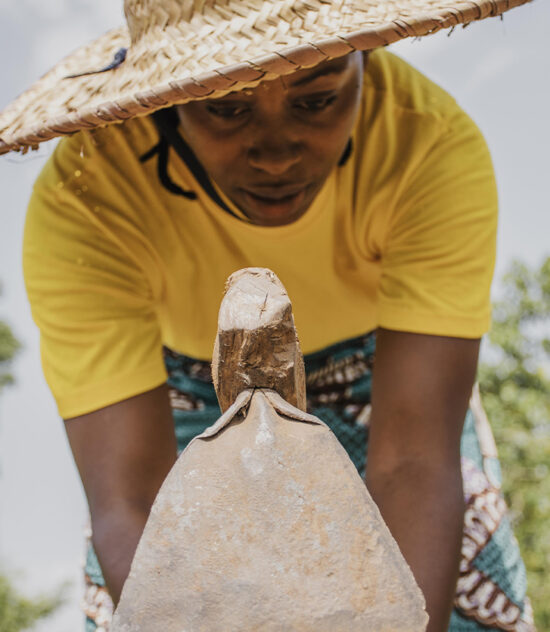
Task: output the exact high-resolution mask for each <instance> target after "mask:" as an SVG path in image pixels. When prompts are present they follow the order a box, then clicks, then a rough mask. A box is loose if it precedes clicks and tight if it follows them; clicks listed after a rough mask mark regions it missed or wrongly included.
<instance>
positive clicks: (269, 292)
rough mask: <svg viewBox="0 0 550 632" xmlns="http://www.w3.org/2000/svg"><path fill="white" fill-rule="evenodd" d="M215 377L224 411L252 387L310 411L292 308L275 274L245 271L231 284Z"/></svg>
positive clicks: (222, 319)
mask: <svg viewBox="0 0 550 632" xmlns="http://www.w3.org/2000/svg"><path fill="white" fill-rule="evenodd" d="M212 377H213V380H214V386H215V388H216V394H217V396H218V401H219V403H220V407H221V409H222V411H223V410H226V409H227V408H228V407H229V406H230V405H231V404H232V403H233V401H234V400H235V398H236V397H237V395H239V393H240V392H241V391H243V390H244V389H247V388H271V389H273V390H275V391H277V392H278V393H279V394H280V395H281V396H282V397H283V398H284V399H286V400H287V401H289V402H290V403H291V404H293V405H294V406H296V407H297V408H300V409H302V410H305V407H306V400H305V372H304V364H303V357H302V353H301V351H300V345H299V342H298V336H297V334H296V329H295V327H294V318H293V316H292V306H291V303H290V299H289V298H288V294H287V293H286V290H285V288H284V286H283V284H282V283H281V282H280V281H279V279H278V278H277V275H276V274H275V273H274V272H272V271H271V270H268V269H267V268H244V269H243V270H238V271H237V272H235V273H233V274H232V275H231V276H230V277H229V279H228V280H227V284H226V288H225V295H224V298H223V300H222V304H221V307H220V312H219V317H218V334H217V336H216V341H215V344H214V354H213V359H212Z"/></svg>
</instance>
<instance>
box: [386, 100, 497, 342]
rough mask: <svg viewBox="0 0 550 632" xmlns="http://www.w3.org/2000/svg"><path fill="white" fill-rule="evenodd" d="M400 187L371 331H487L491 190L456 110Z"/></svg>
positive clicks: (493, 214) (466, 122)
mask: <svg viewBox="0 0 550 632" xmlns="http://www.w3.org/2000/svg"><path fill="white" fill-rule="evenodd" d="M441 127H442V131H441V134H439V135H438V136H437V138H436V139H435V140H434V142H432V143H430V145H429V146H428V147H427V149H426V151H425V152H424V153H423V155H421V156H416V158H415V164H414V168H412V169H411V170H410V171H409V172H408V174H407V177H406V178H405V179H404V181H403V182H402V183H401V184H400V187H399V190H398V192H397V194H396V202H395V205H394V209H393V214H392V216H391V218H390V222H389V227H388V231H387V237H386V241H385V245H384V248H383V251H382V253H381V277H380V283H379V289H378V315H377V316H378V318H377V320H378V325H379V326H380V327H384V328H386V329H394V330H399V331H410V332H413V333H423V334H432V335H441V336H453V337H459V338H478V337H480V336H481V335H482V334H484V333H485V332H486V331H487V330H488V329H489V326H490V285H491V280H492V275H493V268H494V260H495V248H496V228H497V192H496V185H495V179H494V174H493V167H492V163H491V158H490V155H489V151H488V149H487V146H486V143H485V141H484V139H483V137H482V136H481V133H480V132H479V130H478V129H477V127H476V126H475V124H474V123H473V122H472V121H471V119H470V118H469V117H468V116H467V115H466V114H464V113H463V112H461V111H460V110H457V112H456V113H455V114H454V115H453V116H452V117H451V118H450V120H448V121H442V122H441Z"/></svg>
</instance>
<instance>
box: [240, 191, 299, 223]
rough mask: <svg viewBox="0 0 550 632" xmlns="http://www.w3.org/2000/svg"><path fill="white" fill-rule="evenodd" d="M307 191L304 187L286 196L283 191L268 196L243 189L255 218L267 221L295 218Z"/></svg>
mask: <svg viewBox="0 0 550 632" xmlns="http://www.w3.org/2000/svg"><path fill="white" fill-rule="evenodd" d="M305 191H306V188H305V187H303V188H301V189H299V190H297V191H293V192H291V193H289V194H285V192H284V190H283V191H280V192H273V193H270V194H269V195H266V194H260V193H256V192H252V191H247V190H246V189H243V193H244V196H245V199H246V202H247V206H248V207H249V208H250V210H252V211H253V212H254V216H255V217H258V216H259V217H265V218H266V219H275V218H281V219H283V218H285V217H293V216H294V215H295V214H296V212H297V211H298V210H299V208H300V206H301V205H302V203H303V201H304V197H305ZM281 193H283V195H281Z"/></svg>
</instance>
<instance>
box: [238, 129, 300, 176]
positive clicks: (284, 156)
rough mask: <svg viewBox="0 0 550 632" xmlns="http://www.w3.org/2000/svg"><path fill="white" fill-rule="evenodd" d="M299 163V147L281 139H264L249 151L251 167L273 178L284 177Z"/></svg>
mask: <svg viewBox="0 0 550 632" xmlns="http://www.w3.org/2000/svg"><path fill="white" fill-rule="evenodd" d="M299 161H300V148H299V145H298V144H297V143H294V142H292V141H290V140H288V141H287V140H284V139H281V138H279V139H274V138H270V139H265V138H264V139H262V140H261V141H260V142H258V143H257V144H255V145H254V146H252V147H251V148H250V149H249V150H248V162H249V164H250V166H251V167H253V168H254V169H257V170H259V171H263V172H264V173H267V174H269V175H271V176H282V175H284V174H285V173H286V172H287V171H289V170H290V169H291V168H292V167H293V166H294V165H296V164H297V163H298V162H299Z"/></svg>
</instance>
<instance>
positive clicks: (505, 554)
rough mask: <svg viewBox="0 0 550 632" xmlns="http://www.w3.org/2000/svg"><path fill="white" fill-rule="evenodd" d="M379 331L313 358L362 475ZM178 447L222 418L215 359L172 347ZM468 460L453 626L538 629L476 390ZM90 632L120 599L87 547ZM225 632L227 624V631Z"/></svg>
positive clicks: (313, 378) (456, 631)
mask: <svg viewBox="0 0 550 632" xmlns="http://www.w3.org/2000/svg"><path fill="white" fill-rule="evenodd" d="M375 342H376V340H375V335H374V333H370V334H367V335H365V336H361V337H359V338H355V339H353V340H347V341H345V342H342V343H339V344H336V345H334V346H332V347H329V348H328V349H325V350H323V351H321V352H318V353H313V354H310V355H307V356H305V358H304V360H305V366H306V376H307V377H306V379H307V399H308V412H310V413H312V414H313V415H316V416H317V417H319V418H320V419H322V420H323V421H324V422H325V423H326V424H327V425H328V426H329V427H330V428H331V429H332V431H333V432H334V434H335V435H336V437H337V438H338V439H339V440H340V442H341V443H342V445H343V446H344V448H345V449H346V450H347V452H348V454H349V456H350V458H351V460H352V461H353V463H354V464H355V466H356V467H357V470H358V472H359V474H360V475H361V476H363V477H364V474H365V465H366V459H367V454H368V439H369V416H370V392H371V371H372V368H373V363H374V353H375ZM164 359H165V364H166V368H167V371H168V375H169V378H168V384H169V387H170V399H171V403H172V410H173V415H174V423H175V430H176V436H177V440H178V448H179V450H180V451H181V450H183V449H184V448H185V447H186V445H187V444H188V443H189V441H191V439H192V438H193V437H195V436H196V435H198V434H200V433H201V432H203V431H204V430H205V429H206V428H207V427H208V426H210V425H211V424H212V423H214V421H215V420H216V419H217V418H218V417H219V415H220V409H219V407H218V402H217V399H216V394H215V392H214V387H213V385H212V379H211V375H210V365H209V363H207V362H203V361H198V360H194V359H192V358H188V357H186V356H183V355H179V354H177V353H174V352H172V351H170V350H169V349H165V350H164ZM461 463H462V476H463V483H464V495H465V501H466V513H465V516H464V531H463V537H462V559H461V562H460V575H459V579H458V583H457V588H456V595H455V601H454V609H453V612H452V616H451V622H450V625H449V632H480V631H481V630H493V631H494V630H506V631H513V632H534V631H535V627H534V624H533V615H532V611H531V607H530V604H529V599H528V598H527V596H526V575H525V567H524V565H523V561H522V559H521V557H520V553H519V548H518V544H517V541H516V539H515V537H514V534H513V533H512V529H511V526H510V520H509V518H508V516H507V510H506V505H505V503H504V499H503V497H502V494H501V491H500V487H501V477H500V467H499V462H498V460H497V454H496V448H495V444H494V440H493V437H492V433H491V430H490V427H489V423H488V421H487V418H486V416H485V414H484V412H483V409H482V407H481V404H480V401H479V395H478V393H477V392H476V391H475V390H474V395H473V397H472V400H471V402H470V408H469V410H468V412H467V415H466V419H465V422H464V430H463V433H462V439H461ZM85 580H86V591H85V598H84V611H85V615H86V628H85V629H86V632H108V630H109V622H110V620H111V616H112V609H113V606H112V602H111V599H110V597H109V595H108V593H107V591H106V589H105V582H104V580H103V577H102V574H101V569H100V567H99V564H98V562H97V558H96V556H95V553H94V551H93V548H92V546H91V545H90V544H88V549H87V559H86V567H85ZM220 629H221V628H220Z"/></svg>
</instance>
